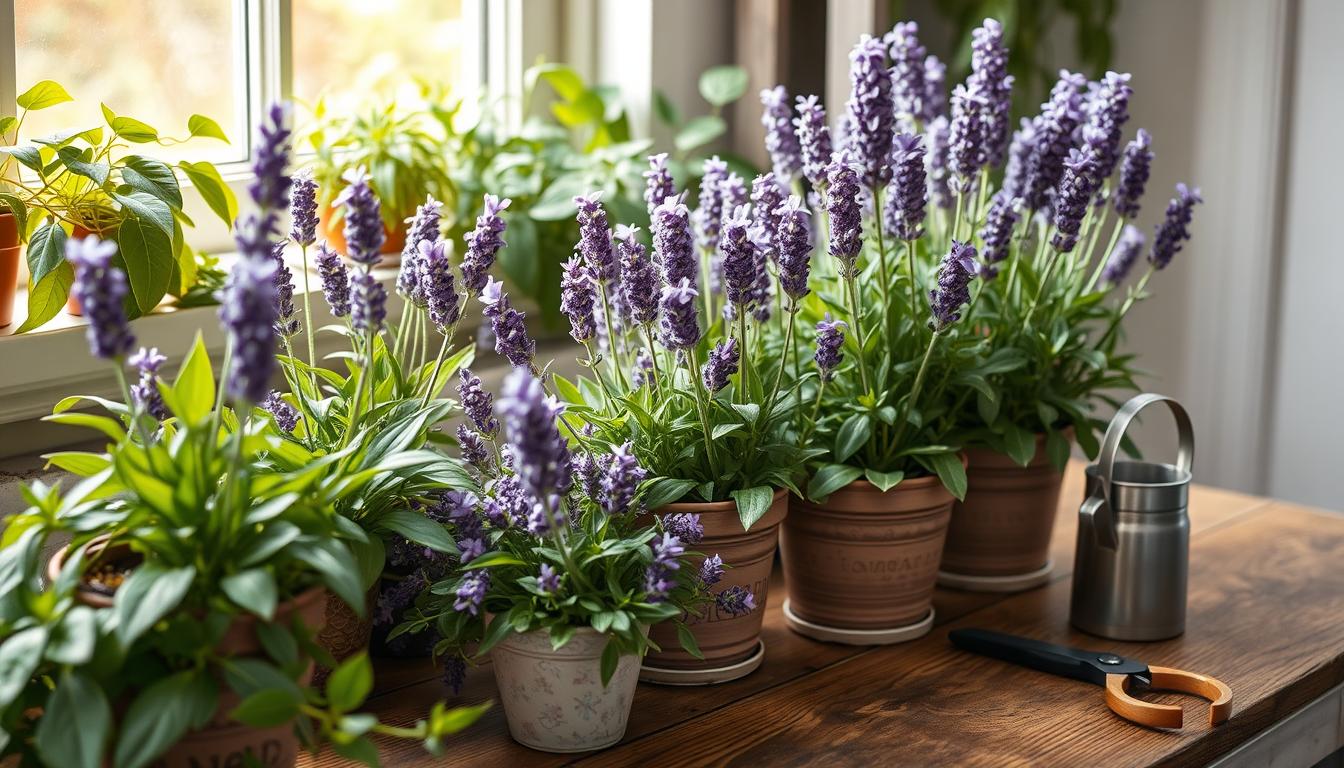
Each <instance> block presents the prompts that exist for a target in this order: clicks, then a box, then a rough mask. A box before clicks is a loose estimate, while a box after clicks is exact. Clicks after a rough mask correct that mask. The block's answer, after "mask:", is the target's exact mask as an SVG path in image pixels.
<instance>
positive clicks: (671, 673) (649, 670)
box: [639, 640, 765, 685]
mask: <svg viewBox="0 0 1344 768" xmlns="http://www.w3.org/2000/svg"><path fill="white" fill-rule="evenodd" d="M764 660H765V641H764V640H758V641H756V652H755V653H753V654H751V655H750V656H748V657H747V658H746V659H744V660H743V661H739V662H737V663H736V664H729V665H728V666H726V667H715V668H713V669H667V668H665V667H651V666H649V665H647V664H645V665H644V666H642V667H640V668H639V679H640V680H641V681H642V682H645V683H657V684H659V685H717V684H718V683H726V682H728V681H730V680H736V679H738V678H740V677H746V676H747V675H749V674H751V673H752V672H755V671H756V668H757V667H759V666H761V662H762V661H764Z"/></svg>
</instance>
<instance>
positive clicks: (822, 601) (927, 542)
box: [780, 477, 953, 642]
mask: <svg viewBox="0 0 1344 768" xmlns="http://www.w3.org/2000/svg"><path fill="white" fill-rule="evenodd" d="M952 501H953V496H952V494H951V493H948V491H947V490H946V489H945V488H943V484H942V483H941V482H940V481H939V480H938V478H937V477H919V478H914V479H912V480H905V481H903V482H901V483H900V484H899V485H897V486H896V487H895V488H893V489H891V490H889V491H886V492H883V491H880V490H878V488H877V486H875V485H873V484H872V483H870V482H868V481H867V480H855V481H854V482H852V483H850V484H849V485H847V486H845V487H843V488H841V489H840V490H838V491H836V492H835V493H832V494H831V495H830V497H829V498H828V499H827V500H826V502H825V503H824V504H815V503H813V502H811V501H808V500H806V499H794V500H793V510H792V511H791V512H790V514H789V517H788V519H787V520H786V521H785V522H784V531H783V537H782V539H781V542H780V552H781V557H782V559H783V561H784V581H785V584H786V585H787V587H788V593H789V606H788V607H789V613H790V614H791V615H792V616H796V617H797V618H798V619H801V620H802V622H806V623H809V624H813V625H818V626H819V627H821V628H826V629H833V630H840V631H841V632H840V633H839V634H841V635H843V633H844V632H845V631H850V630H857V631H860V632H863V631H874V632H882V631H889V630H899V629H901V628H904V627H908V626H910V625H919V624H922V623H923V622H925V621H926V620H927V619H928V618H929V616H930V610H931V606H932V602H933V588H934V585H935V583H936V582H937V579H938V562H939V559H940V557H941V556H942V552H943V539H944V538H945V537H946V535H947V522H948V519H949V518H950V517H951V516H952ZM793 626H794V628H795V629H798V630H799V631H803V630H802V629H800V628H799V626H798V625H796V624H795V625H793ZM926 631H927V627H924V628H923V629H922V631H921V632H920V634H922V633H923V632H926ZM804 634H809V635H813V634H814V633H812V632H804ZM823 639H834V640H837V641H839V642H847V641H849V640H848V639H847V638H843V637H824V638H823ZM898 639H912V638H906V637H893V638H891V639H889V640H888V639H883V638H882V637H880V636H874V637H873V638H872V641H873V642H895V641H897V640H898Z"/></svg>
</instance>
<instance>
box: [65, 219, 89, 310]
mask: <svg viewBox="0 0 1344 768" xmlns="http://www.w3.org/2000/svg"><path fill="white" fill-rule="evenodd" d="M91 234H93V233H92V232H90V231H89V230H87V229H85V228H84V227H81V226H79V225H78V224H76V225H74V227H72V228H71V229H70V237H71V238H72V239H75V240H82V239H83V238H86V237H88V236H89V235H91ZM65 313H66V314H67V315H73V316H75V317H83V316H84V309H83V308H82V307H80V306H79V299H78V298H77V297H76V296H75V294H74V293H73V292H71V293H70V295H69V296H68V297H67V298H66V300H65Z"/></svg>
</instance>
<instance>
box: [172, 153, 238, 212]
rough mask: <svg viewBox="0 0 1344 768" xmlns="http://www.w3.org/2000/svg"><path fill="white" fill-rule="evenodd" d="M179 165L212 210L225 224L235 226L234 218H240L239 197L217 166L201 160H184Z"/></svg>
mask: <svg viewBox="0 0 1344 768" xmlns="http://www.w3.org/2000/svg"><path fill="white" fill-rule="evenodd" d="M177 167H178V168H180V169H181V170H182V172H183V173H185V174H186V175H187V179H189V180H190V181H191V184H192V186H194V187H195V188H196V191H197V192H199V193H200V194H201V197H202V198H203V199H204V200H205V204H206V205H208V206H210V210H212V211H214V212H215V215H216V216H218V217H219V218H220V220H221V221H223V222H224V223H225V224H227V225H229V226H233V221H234V219H236V218H238V198H237V197H236V196H235V195H234V194H233V190H232V189H229V185H228V184H225V183H224V178H223V177H222V176H220V175H219V171H218V170H216V169H215V166H213V165H211V164H210V163H207V162H205V161H203V160H202V161H201V162H198V163H189V162H187V161H185V160H184V161H182V162H180V163H178V164H177Z"/></svg>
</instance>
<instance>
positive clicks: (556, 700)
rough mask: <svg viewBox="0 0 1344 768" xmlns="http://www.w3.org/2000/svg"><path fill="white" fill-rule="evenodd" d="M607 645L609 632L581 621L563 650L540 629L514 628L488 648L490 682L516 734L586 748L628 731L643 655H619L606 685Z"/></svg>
mask: <svg viewBox="0 0 1344 768" xmlns="http://www.w3.org/2000/svg"><path fill="white" fill-rule="evenodd" d="M644 631H645V632H646V633H647V632H648V627H645V628H644ZM606 645H607V636H606V635H603V634H600V633H598V632H597V631H596V630H594V629H591V628H589V627H584V628H582V629H579V630H578V631H576V632H575V633H574V636H573V637H572V638H570V640H569V642H568V643H565V645H564V647H562V648H560V650H555V649H553V648H551V637H550V634H549V633H548V632H545V631H533V632H528V633H526V634H521V635H519V634H512V635H509V636H508V637H507V638H505V639H504V640H501V641H500V642H499V644H498V645H496V646H495V647H494V648H493V649H491V651H490V658H491V659H492V660H493V662H494V668H495V683H496V684H497V685H498V686H499V698H500V699H501V700H502V701H503V703H504V717H505V719H506V720H508V722H509V733H510V734H511V735H512V736H513V738H514V740H515V741H517V742H518V743H520V744H522V745H523V746H526V747H531V748H532V749H539V750H541V751H543V752H588V751H591V750H594V749H603V748H606V747H609V746H611V745H613V744H615V743H616V742H618V741H620V740H621V738H622V737H623V736H625V726H626V723H627V722H628V721H629V719H630V705H631V704H632V703H633V701H634V697H635V686H636V685H637V684H638V683H639V664H640V659H639V657H637V656H635V655H633V654H631V655H627V656H622V657H621V660H620V662H619V663H618V664H617V666H616V673H615V674H614V675H612V676H611V682H609V683H608V684H607V685H606V686H605V687H603V685H602V649H603V648H605V647H606Z"/></svg>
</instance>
